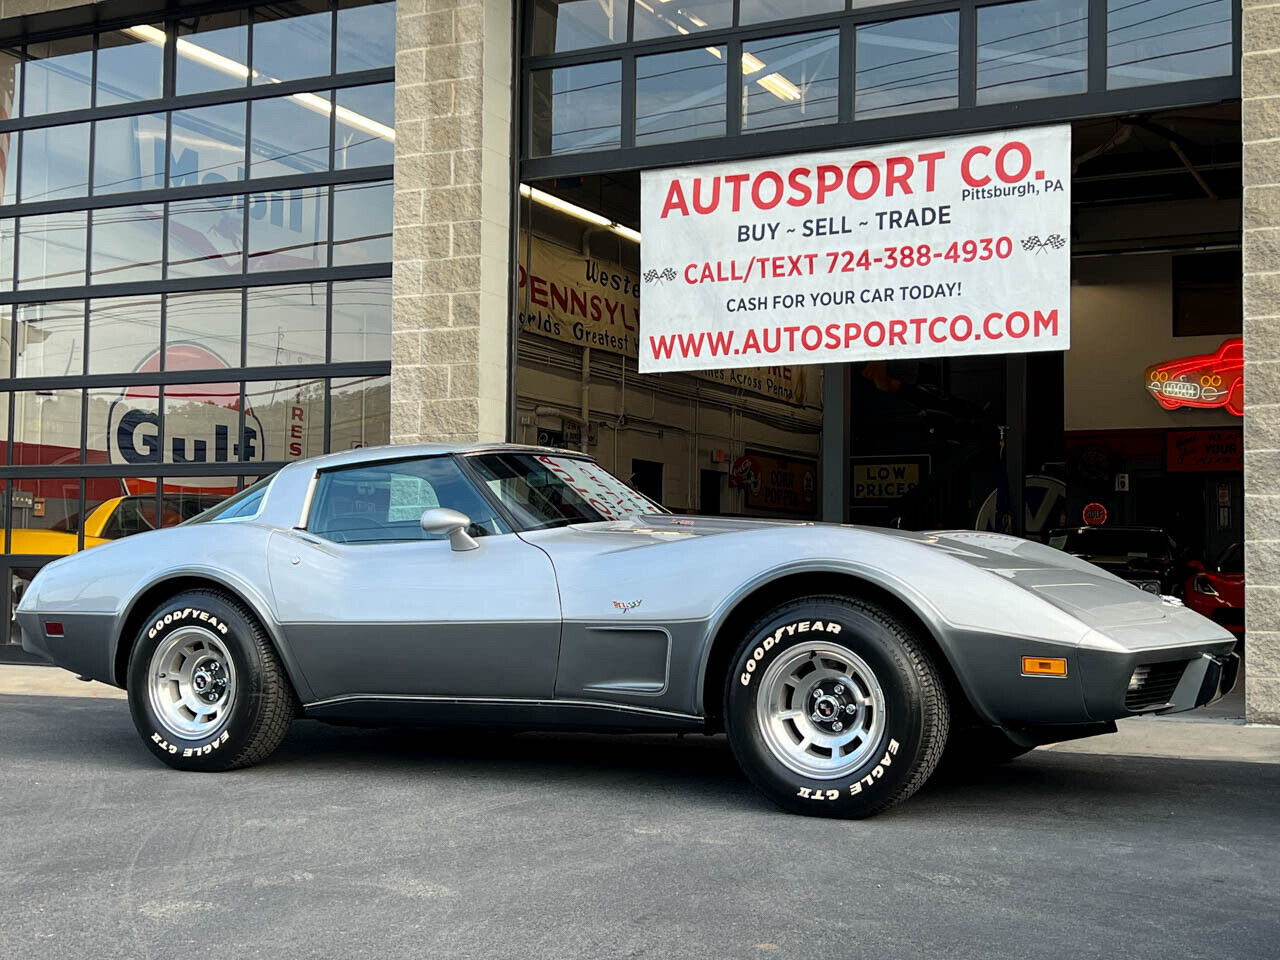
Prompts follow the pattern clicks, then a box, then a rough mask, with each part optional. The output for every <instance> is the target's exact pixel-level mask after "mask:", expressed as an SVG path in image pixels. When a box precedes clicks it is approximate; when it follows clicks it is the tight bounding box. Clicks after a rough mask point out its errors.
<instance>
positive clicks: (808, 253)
mask: <svg viewBox="0 0 1280 960" xmlns="http://www.w3.org/2000/svg"><path fill="white" fill-rule="evenodd" d="M640 183H641V228H642V235H643V240H642V242H641V247H640V274H641V275H640V281H641V284H640V299H641V303H640V307H641V310H640V317H641V319H640V337H639V348H640V370H641V372H646V373H648V372H655V371H662V370H698V369H711V368H721V367H734V366H749V365H756V364H801V363H833V362H845V361H850V360H872V359H903V358H911V357H931V356H953V355H972V354H984V353H1013V352H1018V353H1021V352H1030V351H1036V350H1065V349H1067V348H1068V346H1069V345H1070V276H1071V251H1070V243H1069V238H1070V236H1071V197H1070V187H1071V129H1070V127H1069V126H1066V125H1058V126H1048V127H1035V128H1028V129H1022V130H1009V131H1004V132H994V133H983V134H972V135H966V136H959V137H946V138H939V139H933V140H920V141H914V142H909V143H897V144H891V145H883V146H874V147H859V148H854V149H833V150H827V151H822V152H820V153H808V154H796V155H792V156H787V157H771V158H767V159H763V160H754V161H742V160H733V161H724V162H717V163H712V164H703V165H699V166H691V167H679V168H675V169H662V170H646V171H644V172H643V173H642V174H641V181H640Z"/></svg>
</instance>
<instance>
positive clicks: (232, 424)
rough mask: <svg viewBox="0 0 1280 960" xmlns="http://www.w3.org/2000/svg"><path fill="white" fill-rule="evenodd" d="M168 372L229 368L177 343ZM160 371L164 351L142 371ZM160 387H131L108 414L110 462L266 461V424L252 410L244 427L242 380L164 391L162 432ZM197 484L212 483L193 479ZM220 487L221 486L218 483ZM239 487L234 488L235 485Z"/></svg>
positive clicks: (246, 414) (247, 412)
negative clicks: (241, 393) (242, 422)
mask: <svg viewBox="0 0 1280 960" xmlns="http://www.w3.org/2000/svg"><path fill="white" fill-rule="evenodd" d="M164 357H165V364H164V365H165V369H166V371H168V372H173V371H176V370H212V371H215V372H214V373H213V374H212V375H213V376H216V370H217V369H218V368H222V369H226V368H227V363H226V361H224V360H223V359H222V358H221V357H219V356H218V355H217V354H215V353H213V352H212V351H210V350H208V349H206V348H205V347H202V346H198V345H196V344H176V345H173V346H170V347H168V348H167V349H166V350H165V353H164ZM159 369H160V352H159V351H156V352H155V353H153V354H151V355H150V356H149V357H148V358H147V359H146V360H144V361H143V363H142V364H141V365H140V366H139V367H138V369H137V372H138V373H153V372H157V371H159ZM159 406H160V405H159V388H158V387H156V386H131V387H125V388H124V390H123V391H122V392H121V394H120V396H119V397H118V398H117V399H116V400H115V401H114V402H113V403H112V404H111V408H110V411H109V413H108V415H107V436H106V446H107V460H108V462H109V463H113V464H122V465H135V464H136V465H142V464H156V463H163V462H167V463H234V462H247V463H261V462H263V461H264V460H265V459H266V458H265V453H264V450H263V442H264V441H263V431H262V423H261V422H260V421H259V420H258V417H257V415H256V414H255V413H254V412H253V410H252V409H249V408H248V407H246V408H245V410H244V429H243V432H241V427H240V410H241V403H240V384H239V382H237V381H227V382H201V383H193V384H174V385H170V386H166V387H165V389H164V430H163V434H162V431H161V421H160V410H159ZM191 482H192V484H194V485H195V486H200V487H207V486H210V481H208V480H202V479H201V478H192V480H191ZM213 485H215V486H216V485H217V482H213ZM233 485H234V484H233Z"/></svg>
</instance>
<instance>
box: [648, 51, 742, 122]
mask: <svg viewBox="0 0 1280 960" xmlns="http://www.w3.org/2000/svg"><path fill="white" fill-rule="evenodd" d="M725 56H726V53H725V48H724V47H723V46H720V47H696V48H694V49H692V50H682V51H680V52H679V53H660V54H656V55H654V56H649V57H637V58H636V146H638V147H639V146H644V145H645V144H648V143H672V142H678V141H681V140H696V139H700V138H702V137H723V136H724V132H725V104H724V91H725Z"/></svg>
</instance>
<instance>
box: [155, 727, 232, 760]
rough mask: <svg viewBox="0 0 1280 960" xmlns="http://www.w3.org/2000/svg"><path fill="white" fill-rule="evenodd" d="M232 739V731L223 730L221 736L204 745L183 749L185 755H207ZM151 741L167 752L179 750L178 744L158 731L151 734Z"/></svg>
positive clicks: (171, 752) (173, 752)
mask: <svg viewBox="0 0 1280 960" xmlns="http://www.w3.org/2000/svg"><path fill="white" fill-rule="evenodd" d="M230 739H231V731H230V730H223V731H222V734H221V736H219V737H217V738H215V739H213V740H210V741H209V742H208V743H206V744H205V745H204V746H202V747H187V748H186V749H184V750H183V751H182V755H183V757H207V756H208V755H209V754H211V753H213V751H215V750H217V749H218V748H219V747H221V746H222V745H223V744H224V743H226V742H227V741H228V740H230ZM151 742H152V743H154V744H155V745H156V746H158V747H159V748H160V749H161V750H163V751H164V752H165V753H170V754H175V753H177V752H178V746H177V744H173V743H170V742H169V741H168V740H166V739H165V738H164V737H162V736H160V734H158V733H152V734H151Z"/></svg>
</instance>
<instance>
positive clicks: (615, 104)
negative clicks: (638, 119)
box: [531, 60, 622, 157]
mask: <svg viewBox="0 0 1280 960" xmlns="http://www.w3.org/2000/svg"><path fill="white" fill-rule="evenodd" d="M531 79H532V84H533V152H534V154H535V155H536V156H543V157H545V156H549V155H554V154H559V153H576V152H578V151H582V150H609V149H614V148H617V147H619V146H621V145H622V64H621V63H620V62H619V61H617V60H609V61H606V62H604V63H587V64H583V65H581V66H576V67H558V68H557V69H554V70H535V71H533V73H532V77H531Z"/></svg>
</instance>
